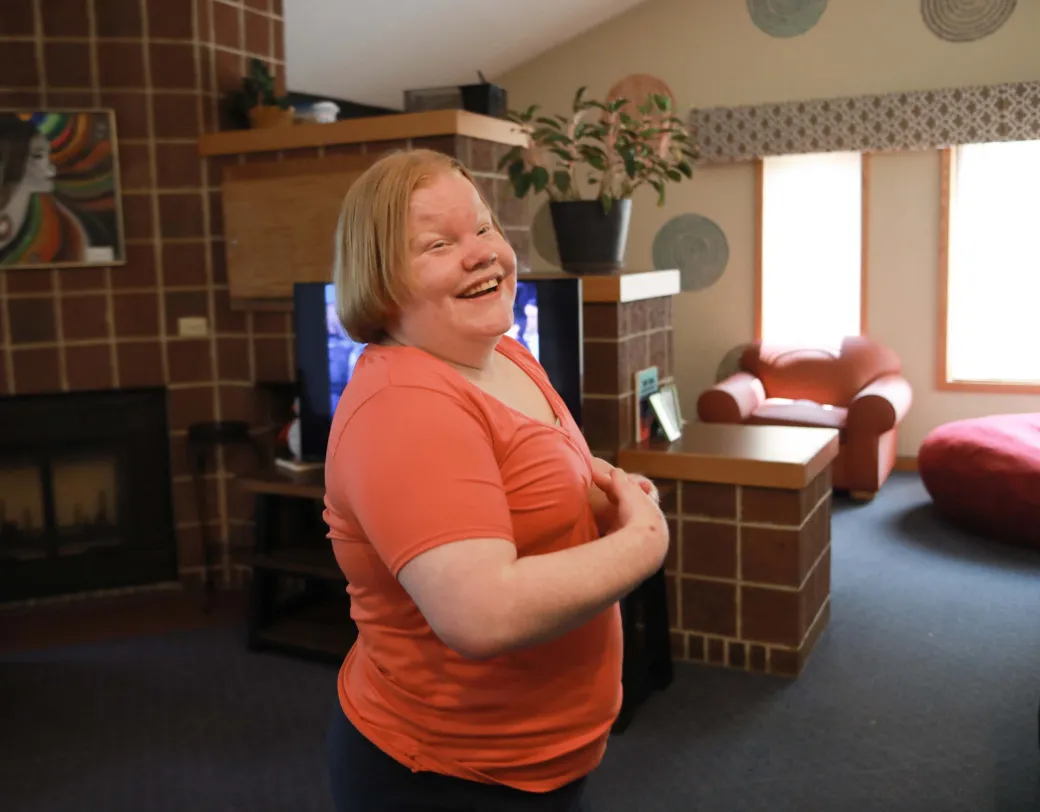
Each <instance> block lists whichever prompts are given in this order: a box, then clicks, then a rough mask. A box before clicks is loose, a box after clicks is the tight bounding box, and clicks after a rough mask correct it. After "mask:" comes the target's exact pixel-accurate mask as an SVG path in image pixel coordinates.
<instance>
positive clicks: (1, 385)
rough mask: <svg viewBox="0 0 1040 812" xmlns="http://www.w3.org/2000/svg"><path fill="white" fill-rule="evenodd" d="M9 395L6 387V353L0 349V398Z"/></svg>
mask: <svg viewBox="0 0 1040 812" xmlns="http://www.w3.org/2000/svg"><path fill="white" fill-rule="evenodd" d="M9 394H11V391H10V388H9V387H8V385H7V352H6V351H4V350H3V348H0V396H3V395H9Z"/></svg>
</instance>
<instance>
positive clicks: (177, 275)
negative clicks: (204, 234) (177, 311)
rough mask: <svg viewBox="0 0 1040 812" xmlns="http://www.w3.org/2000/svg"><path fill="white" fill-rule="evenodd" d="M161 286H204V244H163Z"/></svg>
mask: <svg viewBox="0 0 1040 812" xmlns="http://www.w3.org/2000/svg"><path fill="white" fill-rule="evenodd" d="M162 255H163V284H164V285H165V286H166V287H167V288H178V287H201V286H205V284H206V280H207V276H206V243H205V242H203V241H202V240H199V241H198V242H168V243H163V248H162Z"/></svg>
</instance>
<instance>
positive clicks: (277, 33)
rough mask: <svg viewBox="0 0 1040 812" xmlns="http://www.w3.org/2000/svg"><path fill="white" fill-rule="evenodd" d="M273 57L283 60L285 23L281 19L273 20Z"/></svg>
mask: <svg viewBox="0 0 1040 812" xmlns="http://www.w3.org/2000/svg"><path fill="white" fill-rule="evenodd" d="M273 36H274V42H273V43H272V44H273V45H274V58H275V59H277V60H279V61H282V62H284V61H285V23H284V22H282V21H281V20H275V21H274V35H273Z"/></svg>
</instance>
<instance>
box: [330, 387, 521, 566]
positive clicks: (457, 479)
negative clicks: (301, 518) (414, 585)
mask: <svg viewBox="0 0 1040 812" xmlns="http://www.w3.org/2000/svg"><path fill="white" fill-rule="evenodd" d="M326 488H327V489H332V490H334V491H336V492H335V493H334V494H330V496H333V498H334V499H336V501H343V502H344V503H345V504H346V505H348V506H349V509H350V512H351V513H352V514H353V515H354V518H355V519H356V521H357V522H358V524H359V525H360V527H361V530H362V532H363V533H364V535H365V537H366V538H367V539H368V541H369V542H370V543H371V544H372V546H373V547H374V548H375V550H376V552H377V553H378V554H379V556H380V558H382V560H383V562H384V563H385V564H386V566H387V567H388V568H389V570H390V572H391V573H392V574H393V575H394V577H395V578H396V577H397V575H398V573H399V572H400V571H401V568H402V567H404V565H405V564H407V563H408V562H409V561H411V560H412V559H413V558H415V557H416V556H417V555H419V554H420V553H423V552H426V551H427V550H430V549H432V548H434V547H437V546H438V545H441V544H446V543H449V542H452V541H462V540H464V539H472V538H504V539H507V540H509V541H512V540H513V527H512V519H511V517H510V512H509V505H508V502H507V501H506V494H505V489H504V487H503V484H502V476H501V473H500V470H499V466H498V461H497V459H496V458H495V453H494V446H493V442H492V436H491V433H490V430H489V428H488V425H487V422H486V420H485V419H484V417H483V415H482V414H481V412H480V410H479V409H478V408H477V407H476V406H475V405H472V404H470V403H468V402H466V401H465V400H464V399H463V398H461V397H459V396H456V395H454V393H447V392H440V391H437V390H435V389H427V388H422V387H412V386H389V387H387V388H385V389H383V390H381V391H379V392H378V393H376V394H375V395H374V396H373V397H372V398H370V399H369V400H367V401H366V402H365V403H364V404H362V405H361V406H360V407H359V408H358V409H357V411H356V412H355V413H354V414H353V415H352V416H351V417H350V419H349V421H348V422H347V424H346V425H345V426H344V428H343V433H342V435H341V437H340V439H339V442H338V443H337V444H336V448H335V450H334V452H333V456H332V459H331V460H330V462H329V465H328V467H327V469H326Z"/></svg>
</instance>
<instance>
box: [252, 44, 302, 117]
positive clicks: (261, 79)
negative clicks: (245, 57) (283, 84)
mask: <svg viewBox="0 0 1040 812" xmlns="http://www.w3.org/2000/svg"><path fill="white" fill-rule="evenodd" d="M239 104H240V105H241V106H242V107H243V108H244V109H245V112H246V116H247V117H248V119H249V125H250V126H251V127H253V128H256V129H259V128H262V127H282V126H285V125H287V124H292V123H293V115H294V113H295V111H294V109H293V108H292V107H291V106H290V104H289V101H288V99H287V98H286V97H285V96H276V95H275V92H274V76H272V75H271V71H270V69H269V68H268V67H267V63H266V62H264V61H263V60H262V59H257V58H255V57H254V58H253V59H251V60H250V61H249V72H248V73H247V74H246V75H245V76H243V77H242V92H241V94H240V97H239Z"/></svg>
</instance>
